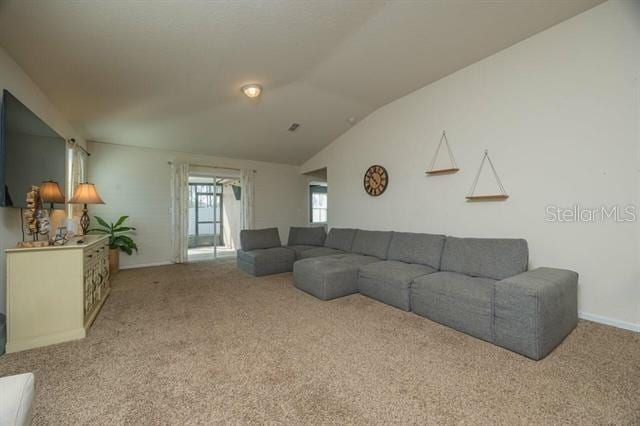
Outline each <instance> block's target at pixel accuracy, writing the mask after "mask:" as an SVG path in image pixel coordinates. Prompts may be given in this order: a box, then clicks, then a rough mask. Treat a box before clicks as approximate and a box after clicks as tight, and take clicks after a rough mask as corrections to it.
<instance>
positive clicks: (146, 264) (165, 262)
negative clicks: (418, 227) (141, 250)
mask: <svg viewBox="0 0 640 426" xmlns="http://www.w3.org/2000/svg"><path fill="white" fill-rule="evenodd" d="M166 265H173V262H170V261H168V260H165V261H163V262H152V263H136V264H135V265H126V266H120V269H138V268H150V267H152V266H166Z"/></svg>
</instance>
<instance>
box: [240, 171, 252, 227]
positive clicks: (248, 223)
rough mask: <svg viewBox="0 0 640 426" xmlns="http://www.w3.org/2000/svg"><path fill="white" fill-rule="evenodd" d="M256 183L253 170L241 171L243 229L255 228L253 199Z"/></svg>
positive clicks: (241, 225)
mask: <svg viewBox="0 0 640 426" xmlns="http://www.w3.org/2000/svg"><path fill="white" fill-rule="evenodd" d="M255 181H256V177H255V171H253V170H251V169H242V170H240V186H241V187H242V189H241V194H242V195H241V200H242V213H241V223H240V227H241V229H253V228H254V222H253V221H254V209H253V197H254V194H255V186H256V184H255Z"/></svg>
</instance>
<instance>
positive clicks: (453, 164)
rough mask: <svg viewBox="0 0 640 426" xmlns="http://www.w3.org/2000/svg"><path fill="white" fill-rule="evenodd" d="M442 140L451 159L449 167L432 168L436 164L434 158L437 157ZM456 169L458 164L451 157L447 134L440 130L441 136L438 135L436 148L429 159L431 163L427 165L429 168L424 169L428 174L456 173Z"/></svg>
mask: <svg viewBox="0 0 640 426" xmlns="http://www.w3.org/2000/svg"><path fill="white" fill-rule="evenodd" d="M443 141H444V143H445V145H446V147H447V153H448V154H449V160H450V161H451V167H445V168H441V169H434V167H435V165H436V160H437V159H438V154H439V153H440V148H441V147H442V142H443ZM458 170H460V169H459V168H458V165H457V164H456V160H455V158H453V152H452V151H451V147H450V146H449V140H448V139H447V134H446V133H445V132H444V130H443V131H442V136H441V137H440V143H438V148H437V149H436V153H435V154H434V156H433V159H432V160H431V164H430V165H429V170H427V171H426V174H427V175H428V176H436V175H449V174H452V173H456V172H457V171H458Z"/></svg>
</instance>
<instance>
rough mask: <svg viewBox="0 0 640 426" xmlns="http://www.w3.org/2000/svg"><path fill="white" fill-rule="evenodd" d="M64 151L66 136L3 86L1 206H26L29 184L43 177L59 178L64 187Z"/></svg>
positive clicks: (36, 183)
mask: <svg viewBox="0 0 640 426" xmlns="http://www.w3.org/2000/svg"><path fill="white" fill-rule="evenodd" d="M66 155H67V149H66V141H65V139H64V138H63V137H62V136H60V135H59V134H57V133H56V132H55V131H54V130H53V129H51V127H49V126H48V125H47V124H45V122H44V121H42V120H41V119H40V118H39V117H38V116H36V115H35V114H34V113H33V112H32V111H31V110H30V109H29V108H27V107H26V106H25V105H24V104H23V103H22V102H20V101H19V100H18V99H16V97H15V96H13V95H12V94H11V93H10V92H9V91H7V90H4V91H3V92H2V112H1V113H0V188H2V189H3V190H2V191H1V192H0V207H26V206H27V202H26V195H27V192H28V191H29V190H30V189H31V185H40V184H41V183H42V182H45V181H50V180H51V181H54V182H58V185H60V189H61V190H62V191H64V190H65V187H66V186H65V183H66V167H65V165H66V161H65V160H66ZM56 207H61V206H56Z"/></svg>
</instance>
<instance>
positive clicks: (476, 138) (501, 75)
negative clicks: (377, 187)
mask: <svg viewBox="0 0 640 426" xmlns="http://www.w3.org/2000/svg"><path fill="white" fill-rule="evenodd" d="M638 46H640V2H638V1H634V2H631V1H629V2H625V1H609V2H607V3H604V4H602V5H600V6H597V7H595V8H593V9H590V10H589V11H587V12H585V13H582V14H580V15H578V16H576V17H574V18H572V19H569V20H567V21H565V22H563V23H561V24H559V25H557V26H555V27H552V28H550V29H548V30H546V31H543V32H541V33H539V34H537V35H535V36H533V37H531V38H529V39H527V40H525V41H523V42H521V43H518V44H516V45H514V46H512V47H510V48H508V49H505V50H503V51H501V52H499V53H497V54H495V55H493V56H491V57H489V58H486V59H485V60H482V61H480V62H478V63H475V64H473V65H471V66H469V67H467V68H464V69H462V70H460V71H458V72H456V73H454V74H451V75H449V76H447V77H445V78H443V79H441V80H439V81H437V82H434V83H432V84H430V85H428V86H426V87H424V88H422V89H420V90H418V91H416V92H413V93H411V94H409V95H407V96H404V97H402V98H400V99H398V100H396V101H394V102H392V103H390V104H388V105H386V106H384V107H382V108H381V109H379V110H377V111H375V112H374V113H372V114H371V115H370V116H368V117H367V118H365V119H364V120H363V121H361V122H360V123H358V124H357V125H356V126H354V127H353V128H351V129H350V130H349V131H348V132H347V133H345V134H343V135H342V136H341V137H339V138H338V139H337V140H336V141H334V142H333V143H332V144H330V145H329V146H327V147H326V148H325V149H323V150H322V151H321V152H319V153H318V154H317V155H315V156H314V157H313V158H311V159H310V160H309V161H308V162H306V163H305V164H304V165H303V166H302V168H301V172H306V171H310V170H316V169H319V168H322V167H327V171H328V183H329V188H330V190H329V209H330V212H329V224H330V225H331V226H345V227H359V228H369V229H381V230H385V229H389V230H398V231H417V232H432V233H445V234H449V235H456V236H475V237H489V236H493V237H523V238H526V239H527V240H528V242H529V249H530V266H531V267H538V266H551V267H559V268H568V269H572V270H575V271H577V272H579V274H580V282H579V309H580V311H581V315H582V316H583V317H584V318H588V319H589V318H590V319H594V320H598V321H601V322H606V323H610V324H613V325H617V326H620V327H625V328H630V329H635V330H640V262H639V259H640V252H639V243H640V241H639V236H640V225H639V224H638V222H637V221H638V220H640V210H639V206H640V179H639V175H638V172H639V171H640V166H639V164H640V162H639V160H640V155H639V150H640V126H639V125H638V121H639V120H638V118H639V117H640V49H639V48H638ZM390 78H393V77H392V76H390ZM444 129H446V132H447V135H448V139H449V142H450V144H451V148H452V150H453V153H454V155H455V158H456V160H457V163H458V166H459V167H460V169H461V170H460V171H459V172H458V173H456V174H452V175H444V176H433V177H427V176H425V170H426V169H427V167H428V165H429V163H430V161H431V158H432V157H433V155H434V152H435V150H436V146H437V144H438V141H439V139H440V135H441V133H442V131H443V130H444ZM485 149H488V150H489V152H490V155H491V158H492V159H493V162H494V164H495V166H496V169H497V171H498V173H499V175H500V177H501V179H502V181H503V183H504V186H505V188H506V191H507V192H508V193H509V195H510V198H509V199H508V200H507V201H505V202H492V203H468V202H466V200H465V196H466V195H467V193H468V191H469V189H470V187H471V185H472V182H473V180H474V177H475V174H476V172H477V170H478V168H479V166H480V161H481V158H482V155H483V151H484V150H485ZM372 164H380V165H383V166H384V167H386V169H387V170H388V172H389V187H388V189H387V191H386V192H385V193H384V194H383V195H382V196H380V197H370V196H368V195H366V194H365V192H364V190H363V188H362V176H363V174H364V171H365V170H366V169H367V167H369V166H370V165H372ZM576 205H579V206H581V207H582V208H599V207H600V206H606V207H613V206H620V207H625V206H635V209H636V214H637V216H638V217H637V219H636V222H635V223H633V222H630V223H616V222H614V221H613V220H611V219H606V220H604V221H600V222H597V223H587V222H582V223H569V222H562V223H561V222H558V221H556V222H551V221H547V219H549V218H550V216H549V215H548V214H547V213H548V211H547V207H548V206H557V207H561V208H573V207H574V206H576Z"/></svg>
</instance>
